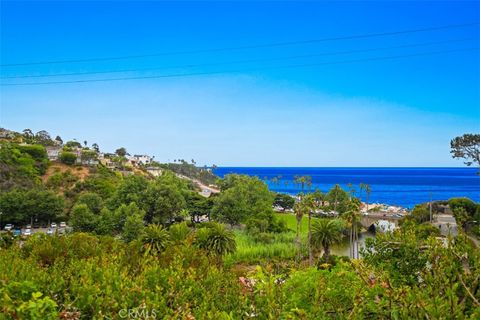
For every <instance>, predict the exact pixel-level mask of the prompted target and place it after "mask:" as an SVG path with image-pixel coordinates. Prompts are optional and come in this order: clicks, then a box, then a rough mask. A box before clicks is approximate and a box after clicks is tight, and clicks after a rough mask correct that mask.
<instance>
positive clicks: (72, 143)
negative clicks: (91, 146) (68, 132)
mask: <svg viewBox="0 0 480 320" xmlns="http://www.w3.org/2000/svg"><path fill="white" fill-rule="evenodd" d="M65 147H66V148H70V149H73V148H81V147H82V145H81V144H80V142H78V141H67V143H65Z"/></svg>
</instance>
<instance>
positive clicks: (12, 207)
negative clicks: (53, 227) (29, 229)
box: [0, 189, 65, 224]
mask: <svg viewBox="0 0 480 320" xmlns="http://www.w3.org/2000/svg"><path fill="white" fill-rule="evenodd" d="M64 207H65V203H64V200H63V198H62V197H61V196H58V195H56V194H55V193H54V192H52V191H49V190H43V189H31V190H29V191H25V190H21V189H15V190H12V191H9V192H4V193H1V194H0V211H1V212H3V216H2V219H3V221H8V222H10V223H14V224H26V223H30V221H31V220H34V221H39V222H44V223H46V222H48V221H50V220H55V218H56V217H58V216H60V215H62V214H63V210H64Z"/></svg>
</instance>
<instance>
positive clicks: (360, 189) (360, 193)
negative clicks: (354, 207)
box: [358, 182, 365, 201]
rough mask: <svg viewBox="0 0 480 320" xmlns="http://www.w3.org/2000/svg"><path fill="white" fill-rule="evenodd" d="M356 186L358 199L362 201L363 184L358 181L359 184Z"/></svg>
mask: <svg viewBox="0 0 480 320" xmlns="http://www.w3.org/2000/svg"><path fill="white" fill-rule="evenodd" d="M358 188H359V191H358V198H359V199H360V201H362V191H363V190H365V184H364V183H362V182H360V184H359V185H358Z"/></svg>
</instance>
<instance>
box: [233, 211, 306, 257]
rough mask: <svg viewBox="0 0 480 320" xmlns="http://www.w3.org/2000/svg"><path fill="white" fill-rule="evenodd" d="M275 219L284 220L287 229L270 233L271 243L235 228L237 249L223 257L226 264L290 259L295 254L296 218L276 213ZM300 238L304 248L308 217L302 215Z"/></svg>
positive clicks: (288, 214)
mask: <svg viewBox="0 0 480 320" xmlns="http://www.w3.org/2000/svg"><path fill="white" fill-rule="evenodd" d="M275 215H276V217H277V219H279V220H282V221H285V223H286V225H287V227H288V229H289V230H288V231H287V232H284V233H278V234H272V237H273V239H272V241H271V243H262V242H258V241H255V239H254V238H253V237H252V236H250V235H248V234H247V233H246V232H245V231H244V230H236V231H235V237H236V241H237V251H236V252H235V253H233V254H231V255H228V256H227V257H226V259H225V263H226V264H227V265H232V264H235V263H246V264H253V263H258V262H260V261H267V262H268V261H269V260H281V259H292V258H294V257H295V256H296V254H297V250H298V248H297V247H296V245H295V235H296V229H297V220H296V218H295V215H293V214H291V213H285V214H282V213H276V214H275ZM300 232H301V239H302V247H303V248H302V250H304V249H305V248H304V247H305V241H306V239H307V232H308V219H307V218H306V217H304V218H303V219H302V224H301V228H300Z"/></svg>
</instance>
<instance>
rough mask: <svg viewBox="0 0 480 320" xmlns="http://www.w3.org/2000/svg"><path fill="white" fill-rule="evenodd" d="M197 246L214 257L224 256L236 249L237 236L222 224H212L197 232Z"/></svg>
mask: <svg viewBox="0 0 480 320" xmlns="http://www.w3.org/2000/svg"><path fill="white" fill-rule="evenodd" d="M195 244H196V246H198V248H200V249H202V250H205V251H206V252H207V253H208V254H211V255H214V256H220V257H221V256H224V255H226V254H228V253H232V252H234V251H235V249H236V243H235V235H234V234H233V232H231V231H228V230H226V229H225V227H224V226H223V225H222V224H219V223H211V224H209V225H208V226H206V227H204V228H201V229H199V230H198V231H197V234H196V237H195Z"/></svg>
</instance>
